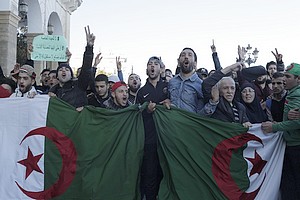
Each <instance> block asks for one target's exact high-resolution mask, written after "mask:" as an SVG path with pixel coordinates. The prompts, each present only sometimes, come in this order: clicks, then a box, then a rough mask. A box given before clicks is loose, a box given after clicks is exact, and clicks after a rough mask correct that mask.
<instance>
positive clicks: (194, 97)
mask: <svg viewBox="0 0 300 200" xmlns="http://www.w3.org/2000/svg"><path fill="white" fill-rule="evenodd" d="M178 65H179V67H180V72H179V74H177V75H175V76H174V78H172V79H171V80H170V82H169V88H168V89H169V93H170V100H171V105H174V106H176V107H178V108H181V109H184V110H187V111H190V112H194V113H198V114H201V115H211V114H212V113H213V112H214V111H215V109H216V106H217V104H218V95H214V94H212V95H211V97H212V98H211V99H210V100H209V102H208V103H206V104H204V97H203V93H202V80H201V79H200V78H199V77H198V75H197V73H196V72H195V69H196V66H197V55H196V53H195V52H194V50H193V49H191V48H184V49H183V50H182V51H181V53H180V55H179V58H178Z"/></svg>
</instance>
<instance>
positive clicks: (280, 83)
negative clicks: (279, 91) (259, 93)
mask: <svg viewBox="0 0 300 200" xmlns="http://www.w3.org/2000/svg"><path fill="white" fill-rule="evenodd" d="M275 84H277V85H282V84H283V82H272V85H275Z"/></svg>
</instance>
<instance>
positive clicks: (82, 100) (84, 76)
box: [49, 27, 95, 111]
mask: <svg viewBox="0 0 300 200" xmlns="http://www.w3.org/2000/svg"><path fill="white" fill-rule="evenodd" d="M86 41H87V46H86V48H85V52H84V56H83V63H82V68H81V73H80V75H79V77H78V79H77V80H73V78H74V74H73V71H72V68H71V67H70V65H69V64H68V63H60V64H59V66H58V67H57V72H56V73H57V74H56V76H57V79H58V84H57V85H55V86H53V87H52V88H51V89H50V90H49V96H56V97H58V98H60V99H62V100H64V101H65V102H67V103H69V104H71V105H72V106H74V107H75V108H76V110H78V111H80V110H82V108H83V106H85V105H87V104H88V100H87V95H86V90H87V88H88V86H89V82H90V80H92V77H91V67H92V62H93V56H94V53H93V47H94V42H95V36H94V35H93V34H91V33H90V30H89V27H88V29H86Z"/></svg>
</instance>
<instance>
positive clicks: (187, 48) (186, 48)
mask: <svg viewBox="0 0 300 200" xmlns="http://www.w3.org/2000/svg"><path fill="white" fill-rule="evenodd" d="M184 50H191V51H192V52H193V53H194V57H195V62H197V54H196V53H195V51H194V50H193V49H192V48H190V47H185V48H184V49H182V51H181V52H180V54H179V57H180V55H181V53H182V52H183V51H184Z"/></svg>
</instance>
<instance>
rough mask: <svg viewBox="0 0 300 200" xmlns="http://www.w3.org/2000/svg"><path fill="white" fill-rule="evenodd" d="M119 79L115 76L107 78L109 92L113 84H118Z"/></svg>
mask: <svg viewBox="0 0 300 200" xmlns="http://www.w3.org/2000/svg"><path fill="white" fill-rule="evenodd" d="M119 81H120V79H119V77H118V76H116V75H110V76H109V77H108V83H109V90H111V87H112V86H113V84H114V83H116V82H119Z"/></svg>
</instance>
